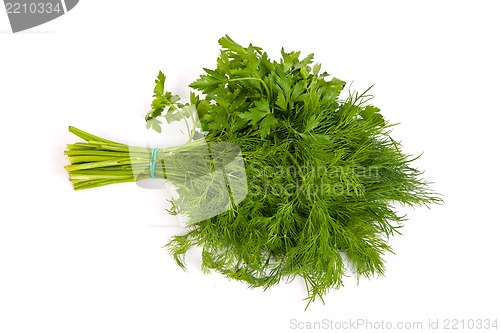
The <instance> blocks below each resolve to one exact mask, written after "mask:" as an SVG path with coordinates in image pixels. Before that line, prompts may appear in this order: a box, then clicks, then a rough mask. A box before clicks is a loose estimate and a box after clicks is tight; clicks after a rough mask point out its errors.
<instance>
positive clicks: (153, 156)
mask: <svg viewBox="0 0 500 333" xmlns="http://www.w3.org/2000/svg"><path fill="white" fill-rule="evenodd" d="M159 150H160V148H153V150H152V151H151V159H150V160H149V171H150V172H151V178H152V179H156V176H155V168H156V157H157V155H158V151H159Z"/></svg>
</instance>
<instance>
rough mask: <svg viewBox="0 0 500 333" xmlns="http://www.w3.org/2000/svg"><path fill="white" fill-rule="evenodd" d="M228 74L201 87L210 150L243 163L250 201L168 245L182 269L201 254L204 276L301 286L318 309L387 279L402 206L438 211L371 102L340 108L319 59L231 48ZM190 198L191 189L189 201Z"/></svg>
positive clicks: (224, 64)
mask: <svg viewBox="0 0 500 333" xmlns="http://www.w3.org/2000/svg"><path fill="white" fill-rule="evenodd" d="M219 43H220V45H221V47H222V50H221V53H220V56H219V58H218V59H217V67H216V68H215V69H205V70H204V71H205V74H203V75H201V76H200V78H199V79H198V80H196V81H195V82H193V83H192V84H191V85H190V86H191V87H192V88H195V89H196V90H198V91H199V92H201V93H202V94H203V95H204V98H201V97H199V96H192V103H194V104H195V105H196V106H197V108H198V113H199V116H200V120H201V123H202V126H203V129H204V130H206V131H208V134H207V137H206V139H207V141H215V142H218V141H219V142H221V141H222V142H231V143H233V144H236V145H238V146H239V147H240V148H241V150H242V152H243V155H244V158H245V164H246V173H247V180H248V184H249V194H248V196H247V198H246V199H245V200H244V201H243V202H241V203H239V204H238V205H237V206H235V207H233V209H232V210H230V211H227V212H225V213H222V214H220V215H218V216H216V217H213V218H210V219H207V220H205V221H203V222H200V223H196V224H194V225H191V226H189V227H188V232H187V233H186V234H185V235H182V236H176V237H174V238H173V240H172V241H171V242H170V243H169V244H168V246H169V248H170V250H171V253H172V254H173V255H174V257H175V258H176V260H177V262H178V263H179V264H180V265H181V266H183V265H184V264H183V258H184V256H185V254H186V252H187V251H188V249H189V248H191V247H192V246H201V247H202V249H203V255H202V259H203V261H202V267H203V269H204V270H205V271H207V272H208V271H210V270H216V271H218V272H220V273H222V274H224V275H226V276H227V277H229V278H232V279H236V280H240V281H245V282H246V283H248V284H249V285H250V286H251V287H263V288H268V287H270V286H272V285H274V284H276V283H279V282H280V281H282V280H283V279H288V280H289V279H293V278H295V277H302V278H303V279H304V281H305V283H306V286H307V288H308V298H309V300H310V301H311V300H314V299H316V298H317V297H319V298H322V296H323V295H324V294H325V293H326V292H327V291H328V290H329V289H331V288H338V287H340V286H341V285H342V278H343V276H345V275H347V274H348V273H349V271H350V270H353V271H354V272H356V274H357V275H358V277H360V276H365V277H370V276H374V275H377V274H383V273H384V258H383V255H384V253H386V252H392V250H391V248H390V247H389V246H388V245H387V239H388V237H389V236H391V235H393V234H394V233H397V232H399V228H400V227H401V226H402V222H403V221H404V216H402V215H399V214H398V213H397V211H396V210H395V209H394V208H393V204H394V203H395V202H399V203H402V204H406V205H410V206H416V205H422V204H423V205H428V204H430V203H439V202H441V199H440V198H439V195H437V194H435V193H434V192H432V191H431V190H430V188H429V185H428V183H427V182H426V181H425V180H423V179H422V177H421V172H420V171H418V170H417V169H415V168H413V167H411V166H410V161H411V160H412V157H411V156H409V155H405V154H403V153H402V147H401V146H400V144H398V143H396V141H394V140H393V139H392V138H391V137H390V127H391V126H392V125H390V124H389V123H388V122H387V121H386V120H385V119H384V118H383V116H382V115H381V114H380V109H379V108H377V107H375V106H373V105H369V104H367V102H368V101H369V100H370V99H371V96H369V95H367V92H365V93H362V94H358V93H354V94H350V95H349V97H348V98H347V99H346V100H340V99H339V95H340V93H341V92H342V90H343V88H344V86H345V83H344V81H342V80H339V79H337V78H329V77H330V75H329V74H328V73H326V72H323V73H320V71H321V65H319V64H313V55H312V54H311V55H308V56H306V57H305V58H303V59H301V58H300V52H290V53H286V52H285V51H284V50H281V59H280V60H279V61H271V60H270V59H269V57H268V56H267V54H266V53H265V52H263V51H262V49H261V48H259V47H256V46H253V45H249V46H248V47H243V46H241V45H239V44H237V43H236V42H234V41H233V40H232V39H231V38H229V37H228V36H226V37H224V38H221V39H220V40H219ZM180 194H181V196H182V189H180Z"/></svg>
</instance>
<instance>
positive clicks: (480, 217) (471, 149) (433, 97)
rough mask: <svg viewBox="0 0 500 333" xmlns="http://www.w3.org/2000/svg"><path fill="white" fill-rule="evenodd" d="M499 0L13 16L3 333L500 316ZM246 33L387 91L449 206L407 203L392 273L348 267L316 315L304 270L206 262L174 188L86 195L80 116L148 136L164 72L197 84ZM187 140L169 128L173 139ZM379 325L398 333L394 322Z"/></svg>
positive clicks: (5, 103)
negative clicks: (72, 130)
mask: <svg viewBox="0 0 500 333" xmlns="http://www.w3.org/2000/svg"><path fill="white" fill-rule="evenodd" d="M499 13H500V8H499V5H498V2H496V1H422V0H420V1H405V2H403V1H342V2H340V1H324V2H321V1H312V0H309V1H269V0H267V1H245V2H239V1H198V2H196V1H175V2H173V1H160V0H158V1H116V0H115V1H110V0H108V1H90V0H87V1H81V2H80V3H79V4H78V5H77V6H76V7H75V8H74V9H73V10H72V11H70V12H69V13H68V14H66V15H64V16H63V17H61V18H59V19H56V20H54V21H52V22H49V23H47V24H45V25H42V26H39V27H36V28H34V29H31V30H29V31H26V32H24V33H18V34H12V33H10V32H9V30H10V27H9V24H8V19H7V15H6V14H3V13H0V116H1V118H0V158H1V163H0V175H1V182H0V193H1V194H2V198H1V199H0V200H1V201H0V205H1V206H0V207H1V208H0V332H6V333H12V332H51V333H56V332H187V331H189V332H196V331H198V330H199V331H209V332H216V331H217V332H236V331H239V332H287V331H296V330H293V329H292V328H293V327H291V325H290V321H291V320H293V319H296V320H298V321H301V322H307V321H319V320H323V319H328V320H334V321H345V320H356V319H367V320H372V321H377V322H380V321H381V320H384V321H386V322H387V321H392V322H397V321H423V322H424V328H425V327H426V326H427V323H428V320H429V319H433V320H435V319H439V320H440V325H442V324H443V323H444V320H445V319H452V318H457V319H469V318H472V319H480V318H494V317H495V316H497V318H498V314H499V313H500V311H499V310H500V302H499V296H500V287H499V285H500V284H499V283H498V281H499V277H500V276H499V272H498V271H499V269H498V267H499V260H498V254H499V250H500V246H499V239H498V234H499V231H500V227H499V224H500V218H499V213H498V207H499V202H498V198H499V195H498V189H499V185H500V182H499V176H498V173H499V164H498V158H497V155H498V143H499V140H498V126H499V125H498V122H499V120H500V117H499V113H500V110H499V106H498V105H499V102H498V96H499V88H500V84H499V78H500V65H499V59H500V51H499V47H498V45H499V33H500V20H499V19H498V15H499ZM224 34H229V35H230V36H231V37H232V38H233V39H235V40H236V41H238V42H240V43H241V44H243V45H247V44H248V43H253V44H255V45H259V46H261V47H263V48H264V49H265V50H267V51H268V52H269V53H270V55H271V56H272V57H273V58H276V57H277V56H278V54H279V49H280V48H281V46H284V47H285V49H286V50H289V51H292V50H301V51H303V54H304V55H305V54H307V53H311V52H314V53H315V55H316V60H317V61H318V62H321V63H323V69H325V70H327V71H328V72H330V73H332V74H334V75H335V76H337V77H339V78H341V79H343V80H345V81H347V82H349V83H352V87H353V88H354V89H356V90H361V89H364V88H367V87H368V86H370V85H372V84H375V87H374V88H373V90H372V93H373V94H374V95H375V100H374V103H375V104H376V105H377V106H379V107H380V108H381V109H382V112H383V114H384V116H385V117H386V118H388V119H390V120H391V121H392V122H393V123H400V125H399V126H398V127H397V128H396V129H395V131H394V137H395V138H396V139H397V140H401V141H402V143H403V145H404V147H405V150H406V152H407V153H411V154H420V153H421V152H424V154H423V156H422V157H421V158H420V159H419V160H418V161H417V163H415V165H416V166H417V167H418V168H420V169H422V170H425V172H426V173H425V177H426V178H427V179H428V180H430V181H433V182H434V183H435V184H434V189H435V190H437V191H438V192H441V193H443V194H444V195H445V202H446V204H445V205H443V206H432V207H431V209H427V208H425V207H424V208H418V209H416V210H408V211H407V213H408V222H407V223H406V226H405V228H404V229H403V235H402V236H398V237H394V238H393V239H391V241H390V245H392V246H393V248H394V250H395V252H396V255H388V256H387V257H386V260H387V273H386V276H385V277H380V278H378V279H372V280H366V279H363V280H361V281H360V284H359V285H357V284H356V281H355V279H353V278H346V280H345V287H344V288H342V289H340V290H338V291H332V292H331V293H330V294H329V295H328V296H327V297H326V298H325V301H326V305H323V304H322V303H321V302H316V303H313V304H312V305H311V306H310V308H309V309H308V310H307V311H306V312H304V307H305V305H306V302H305V301H303V300H302V299H303V298H304V297H305V295H306V293H305V289H304V287H303V284H302V282H301V281H299V280H296V281H294V282H292V283H291V284H281V285H279V286H277V287H274V288H272V289H270V290H268V291H265V292H263V291H262V290H251V289H248V288H247V287H246V285H244V284H242V283H239V282H234V281H232V282H231V281H227V280H226V279H225V278H223V277H221V276H219V275H218V274H211V275H204V274H202V273H201V272H200V269H199V264H200V259H199V252H197V251H192V252H190V255H189V256H188V260H187V261H188V266H189V271H188V272H187V273H186V272H183V271H182V270H181V269H180V268H178V267H177V266H176V264H175V263H174V261H173V260H172V259H171V257H170V256H169V254H168V252H167V251H166V250H165V249H164V248H162V246H163V245H164V244H165V243H166V242H167V241H168V239H169V238H170V237H171V236H172V235H174V234H178V233H182V228H181V227H179V225H178V223H177V221H175V220H174V219H172V218H170V217H169V215H168V214H167V213H166V212H165V211H164V208H165V207H166V201H165V193H163V192H162V191H159V190H156V191H155V190H145V189H141V188H139V187H137V186H136V185H134V184H123V185H115V186H109V187H106V188H101V189H95V190H89V191H81V192H74V191H73V190H72V187H71V185H70V183H69V182H68V181H67V175H66V174H65V171H64V169H63V165H65V164H66V163H67V162H66V161H65V160H64V157H63V151H64V147H65V144H66V143H71V142H74V141H75V140H76V138H75V137H73V136H72V135H70V134H69V133H67V127H68V125H74V126H77V127H80V128H82V129H84V130H87V131H90V132H93V133H95V134H98V135H102V136H106V137H108V138H110V139H115V140H121V141H125V142H135V143H141V142H144V141H145V140H146V139H145V138H146V137H147V135H148V134H147V132H146V130H145V129H144V123H143V117H144V115H145V113H146V112H147V111H148V106H149V103H150V101H151V94H152V89H153V85H154V79H155V76H156V74H157V71H158V70H160V69H161V70H163V71H164V72H165V73H166V75H167V80H168V87H169V88H170V89H172V90H174V91H176V92H178V93H179V94H180V95H181V96H182V97H184V98H185V97H187V96H188V94H189V88H188V87H187V85H188V84H189V83H190V82H191V81H193V80H194V79H195V78H196V76H197V75H199V74H200V73H201V68H202V67H209V68H210V67H214V65H215V58H216V56H217V54H218V45H217V39H218V38H219V37H221V36H223V35H224ZM175 135H177V134H172V135H171V136H170V137H169V136H165V137H164V139H163V140H164V144H165V145H167V144H171V143H172V142H173V141H172V140H174V141H175V139H176V138H175ZM379 331H380V330H379Z"/></svg>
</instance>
